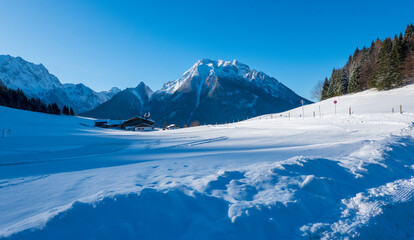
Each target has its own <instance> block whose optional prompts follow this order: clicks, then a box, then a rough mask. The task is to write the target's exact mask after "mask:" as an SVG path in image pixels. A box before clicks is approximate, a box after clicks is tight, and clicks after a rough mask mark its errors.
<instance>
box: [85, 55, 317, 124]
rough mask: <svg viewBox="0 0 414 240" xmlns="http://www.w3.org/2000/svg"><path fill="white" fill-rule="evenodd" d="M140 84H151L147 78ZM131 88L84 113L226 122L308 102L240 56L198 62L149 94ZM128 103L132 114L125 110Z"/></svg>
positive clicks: (159, 122)
mask: <svg viewBox="0 0 414 240" xmlns="http://www.w3.org/2000/svg"><path fill="white" fill-rule="evenodd" d="M140 85H143V86H145V88H148V89H149V87H147V86H146V85H145V84H144V83H143V82H141V83H140ZM143 86H141V87H143ZM128 91H129V92H131V93H132V92H134V90H133V89H131V88H129V89H125V90H124V91H123V92H124V93H122V92H121V93H122V94H121V93H118V94H117V95H118V96H117V95H115V96H114V97H113V98H112V99H111V100H109V101H108V102H105V103H103V104H101V105H100V106H98V107H97V108H95V109H92V110H91V111H88V112H85V113H82V115H83V116H88V117H100V118H115V119H118V118H121V116H122V117H133V116H136V115H139V114H140V113H142V111H143V110H146V111H150V112H151V114H152V117H153V118H154V120H156V121H157V123H158V124H161V123H164V122H165V123H176V124H180V125H184V124H187V125H188V124H190V123H191V122H193V121H199V122H201V123H215V122H228V121H236V120H238V119H245V118H246V117H251V116H257V115H259V114H266V113H270V112H275V111H283V110H287V109H290V108H293V107H297V106H299V105H300V100H302V99H303V100H304V101H305V103H310V101H309V100H307V99H305V98H303V97H300V96H299V95H297V94H296V93H294V92H293V91H292V90H290V89H289V88H287V87H286V86H285V85H283V84H282V83H281V82H279V81H278V80H276V79H275V78H273V77H270V76H268V75H266V74H265V73H263V72H260V71H256V70H254V69H250V68H249V66H248V65H246V64H243V63H240V62H239V61H237V60H233V61H224V60H210V59H207V58H204V59H201V60H199V61H197V62H196V63H195V64H194V65H193V66H192V67H191V68H190V69H189V70H187V71H186V72H184V74H183V75H182V76H181V77H180V78H178V79H176V80H174V81H168V82H166V83H165V84H164V85H163V86H162V87H161V89H159V90H157V91H155V92H152V90H151V91H150V93H151V94H149V92H148V91H145V92H143V93H142V94H138V95H137V94H134V95H135V97H132V98H130V96H131V95H130V94H127V93H126V92H128ZM128 98H129V99H128ZM142 98H144V99H145V101H142ZM139 99H141V100H139ZM147 100H148V101H147ZM115 102H116V103H115ZM138 102H139V103H138ZM142 103H144V105H143V104H142ZM274 103H276V104H274ZM117 105H118V106H120V105H122V106H123V107H122V109H123V112H120V111H118V110H117V109H115V108H114V107H115V106H117ZM125 108H128V110H127V112H129V113H126V112H124V111H125Z"/></svg>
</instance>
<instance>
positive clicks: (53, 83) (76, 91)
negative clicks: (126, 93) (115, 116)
mask: <svg viewBox="0 0 414 240" xmlns="http://www.w3.org/2000/svg"><path fill="white" fill-rule="evenodd" d="M0 81H2V82H3V84H4V85H6V86H7V87H8V88H11V89H18V88H19V89H21V90H22V91H23V92H24V93H25V94H26V95H27V96H28V97H37V98H40V99H41V100H42V101H43V102H45V103H53V102H55V103H57V104H58V105H59V106H60V107H62V106H63V105H67V106H69V107H72V108H73V109H74V111H75V112H76V113H79V112H84V111H88V110H90V109H92V108H94V107H96V106H98V105H100V104H102V103H103V102H106V101H108V100H109V99H110V98H112V97H113V96H114V95H115V94H117V93H118V92H120V91H121V90H120V89H118V88H112V89H111V90H109V91H102V92H95V91H93V90H92V89H90V88H88V87H87V86H85V85H83V84H71V83H65V84H62V83H61V82H60V81H59V79H58V78H57V77H56V76H54V75H53V74H50V73H49V71H48V70H47V69H46V68H45V67H44V66H43V65H42V64H34V63H30V62H27V61H25V60H24V59H22V58H21V57H12V56H9V55H0Z"/></svg>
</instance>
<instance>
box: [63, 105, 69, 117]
mask: <svg viewBox="0 0 414 240" xmlns="http://www.w3.org/2000/svg"><path fill="white" fill-rule="evenodd" d="M62 114H64V115H69V109H68V107H66V105H64V106H63V108H62Z"/></svg>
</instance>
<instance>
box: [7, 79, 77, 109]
mask: <svg viewBox="0 0 414 240" xmlns="http://www.w3.org/2000/svg"><path fill="white" fill-rule="evenodd" d="M0 106H5V107H10V108H17V109H22V110H29V111H34V112H42V113H49V114H56V115H60V114H61V113H62V114H65V115H75V113H74V112H73V109H72V108H68V107H67V106H63V108H62V110H60V108H59V106H58V105H57V104H56V103H52V104H47V105H46V104H44V103H43V102H42V101H41V100H40V99H38V98H27V97H26V95H25V94H24V93H23V91H22V90H20V89H17V90H13V89H9V88H7V87H6V86H4V84H2V82H1V81H0Z"/></svg>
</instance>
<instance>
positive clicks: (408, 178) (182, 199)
mask: <svg viewBox="0 0 414 240" xmlns="http://www.w3.org/2000/svg"><path fill="white" fill-rule="evenodd" d="M215 64H218V65H220V66H224V65H228V66H233V64H236V62H231V63H228V62H224V61H219V62H217V63H215ZM171 89H174V87H173V88H171ZM413 99H414V85H409V86H406V87H403V88H400V89H395V90H391V91H384V92H378V91H375V90H368V91H365V92H362V93H357V94H352V95H347V96H342V97H338V98H332V99H328V100H325V101H323V102H320V103H315V104H311V105H306V106H304V108H303V112H304V117H303V116H302V108H301V107H299V108H297V109H293V110H290V111H287V112H283V113H275V114H269V115H264V116H260V117H257V118H255V119H249V120H247V121H242V122H239V123H232V124H226V125H217V126H216V125H207V126H200V127H193V128H185V129H179V130H171V131H162V130H160V131H154V132H129V131H121V130H113V129H99V128H94V127H91V126H92V125H93V119H88V118H78V117H68V116H55V115H48V114H41V113H34V112H28V111H21V110H16V109H10V108H5V107H0V114H1V116H2V117H1V118H0V130H2V131H1V132H0V133H1V134H2V136H3V134H4V133H7V134H5V135H7V136H6V137H3V138H1V139H0V237H3V238H5V239H310V238H316V239H332V238H339V239H342V238H351V239H352V238H358V239H392V238H394V239H410V238H411V239H412V238H414V215H413V214H412V213H413V211H414V177H413V175H414V156H413V154H412V152H413V151H414V130H413V127H414V124H413V123H414V101H413ZM334 100H337V101H338V104H337V114H336V115H335V114H334V111H335V108H334V104H333V101H334ZM400 105H402V107H403V114H400V113H399V106H400ZM319 106H320V109H321V113H320V114H319ZM349 107H351V111H352V112H353V114H352V115H349V113H348V111H349ZM392 108H394V113H392ZM313 112H315V117H314V116H313ZM289 116H290V117H289ZM4 129H6V131H3V130H4ZM8 129H10V132H9V131H8ZM9 133H10V134H9Z"/></svg>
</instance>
